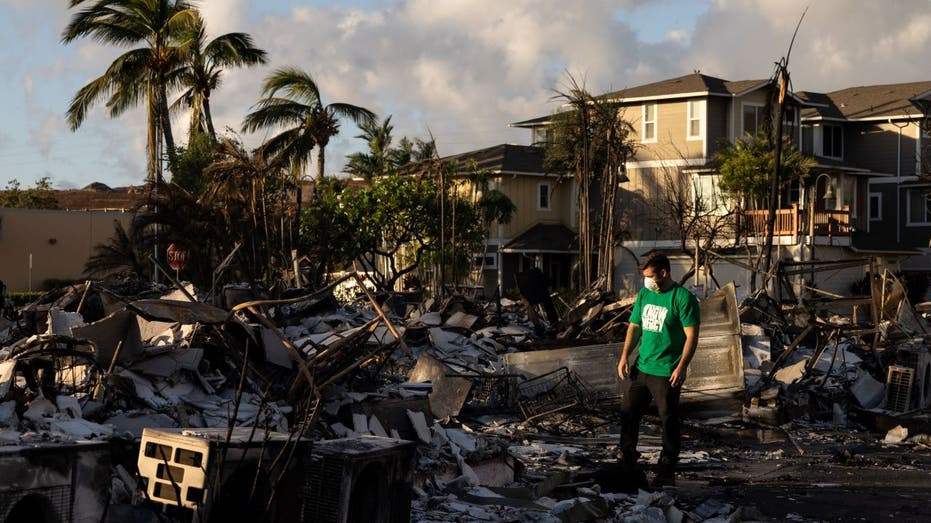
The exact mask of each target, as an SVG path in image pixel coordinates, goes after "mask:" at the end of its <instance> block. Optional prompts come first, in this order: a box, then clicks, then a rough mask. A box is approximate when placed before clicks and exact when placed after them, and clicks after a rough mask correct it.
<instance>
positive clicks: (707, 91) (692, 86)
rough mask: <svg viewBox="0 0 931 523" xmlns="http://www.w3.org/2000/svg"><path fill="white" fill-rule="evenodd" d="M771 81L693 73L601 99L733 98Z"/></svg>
mask: <svg viewBox="0 0 931 523" xmlns="http://www.w3.org/2000/svg"><path fill="white" fill-rule="evenodd" d="M769 82H770V81H769V79H764V80H739V81H736V82H731V81H728V80H724V79H721V78H716V77H714V76H708V75H706V74H701V73H692V74H687V75H685V76H680V77H678V78H670V79H668V80H660V81H659V82H653V83H651V84H646V85H639V86H637V87H631V88H628V89H622V90H620V91H614V92H612V93H607V94H604V95H602V96H600V97H599V98H608V99H611V100H617V101H621V102H622V101H628V100H632V99H633V100H643V99H662V98H674V97H680V96H685V95H711V96H714V95H717V96H733V95H737V94H742V93H746V92H750V91H755V90H756V89H760V88H762V87H765V86H767V85H769Z"/></svg>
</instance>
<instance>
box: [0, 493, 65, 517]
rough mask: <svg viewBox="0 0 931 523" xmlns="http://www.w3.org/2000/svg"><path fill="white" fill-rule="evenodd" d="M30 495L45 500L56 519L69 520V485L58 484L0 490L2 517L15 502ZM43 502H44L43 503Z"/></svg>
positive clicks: (0, 512) (0, 511)
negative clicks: (54, 485) (55, 485)
mask: <svg viewBox="0 0 931 523" xmlns="http://www.w3.org/2000/svg"><path fill="white" fill-rule="evenodd" d="M29 496H32V497H35V498H37V499H42V500H47V501H48V503H49V504H50V506H51V508H52V510H54V512H55V516H56V518H57V521H63V522H64V521H71V486H70V485H59V486H57V487H43V488H32V489H22V490H19V489H14V490H5V491H3V492H0V515H2V516H3V518H4V519H6V517H7V516H8V515H9V513H10V511H11V510H13V508H14V507H15V506H16V504H17V503H19V502H20V501H22V500H23V499H25V498H27V497H29ZM43 504H44V503H43Z"/></svg>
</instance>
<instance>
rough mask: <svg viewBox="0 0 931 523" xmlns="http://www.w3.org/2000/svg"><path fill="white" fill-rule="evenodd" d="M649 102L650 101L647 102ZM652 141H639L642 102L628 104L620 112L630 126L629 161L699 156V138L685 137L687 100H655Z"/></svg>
mask: <svg viewBox="0 0 931 523" xmlns="http://www.w3.org/2000/svg"><path fill="white" fill-rule="evenodd" d="M647 103H653V102H647ZM656 106H657V107H656V143H649V142H648V143H643V142H642V139H643V137H642V132H643V125H642V124H643V110H642V107H643V104H639V105H629V106H626V107H625V108H624V110H623V111H622V112H621V118H625V119H627V121H628V122H630V124H631V125H632V126H633V128H634V142H635V143H636V144H637V150H636V152H635V153H634V156H633V158H632V160H633V161H641V162H642V161H655V160H661V159H670V158H676V159H678V158H701V157H702V156H703V154H704V142H703V140H688V139H687V134H686V132H687V127H686V124H687V120H686V118H687V116H688V104H687V100H675V101H669V102H662V101H658V102H657V103H656Z"/></svg>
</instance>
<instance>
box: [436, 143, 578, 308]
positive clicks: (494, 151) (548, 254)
mask: <svg viewBox="0 0 931 523" xmlns="http://www.w3.org/2000/svg"><path fill="white" fill-rule="evenodd" d="M442 161H444V162H451V163H455V165H457V166H458V169H459V171H458V172H456V173H454V177H455V180H454V181H453V185H454V187H456V186H459V187H461V190H462V191H464V192H468V191H472V190H475V189H476V187H474V186H473V182H471V181H470V177H471V175H472V174H474V173H475V172H481V173H483V174H484V175H485V177H486V178H487V180H488V188H489V189H496V190H498V191H501V192H502V193H503V194H504V195H505V196H507V197H508V198H509V199H510V200H511V202H512V203H513V204H514V206H515V208H516V212H515V213H514V215H513V217H512V219H511V220H510V222H508V223H492V224H491V226H490V227H489V230H488V235H487V237H486V241H485V251H484V252H483V253H476V256H475V264H474V271H476V275H477V276H478V281H479V282H480V285H481V286H482V287H483V290H484V292H485V295H486V296H491V295H492V294H493V293H494V292H495V289H497V288H500V289H502V290H507V289H512V288H515V287H516V283H515V277H516V276H517V274H519V273H521V272H523V271H525V270H527V269H529V268H531V267H538V268H540V269H541V270H542V271H543V274H544V275H545V276H546V278H547V282H548V284H549V286H550V288H552V289H556V288H561V287H563V288H566V287H569V286H570V285H571V282H572V278H571V276H572V270H573V267H574V265H575V263H576V261H577V259H578V248H577V246H576V245H577V244H576V238H575V235H576V230H577V225H576V212H575V207H576V197H577V192H576V188H575V182H574V181H573V180H572V179H571V178H566V177H563V176H559V175H557V174H553V173H547V172H546V171H545V169H544V167H543V149H542V148H540V147H535V146H528V145H508V144H501V145H496V146H493V147H488V148H485V149H479V150H475V151H469V152H466V153H462V154H458V155H454V156H449V157H445V158H443V159H442ZM478 190H481V189H480V188H478Z"/></svg>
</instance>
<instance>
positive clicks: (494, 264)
mask: <svg viewBox="0 0 931 523" xmlns="http://www.w3.org/2000/svg"><path fill="white" fill-rule="evenodd" d="M483 257H484V258H485V266H484V269H485V270H486V271H489V270H498V253H495V252H487V253H484V254H482V253H480V252H479V253H476V254H475V257H474V259H473V260H472V262H473V266H472V268H473V269H474V270H476V271H477V270H481V269H483V267H482V263H481V259H482V258H483ZM489 260H491V263H489ZM476 262H478V263H476Z"/></svg>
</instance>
